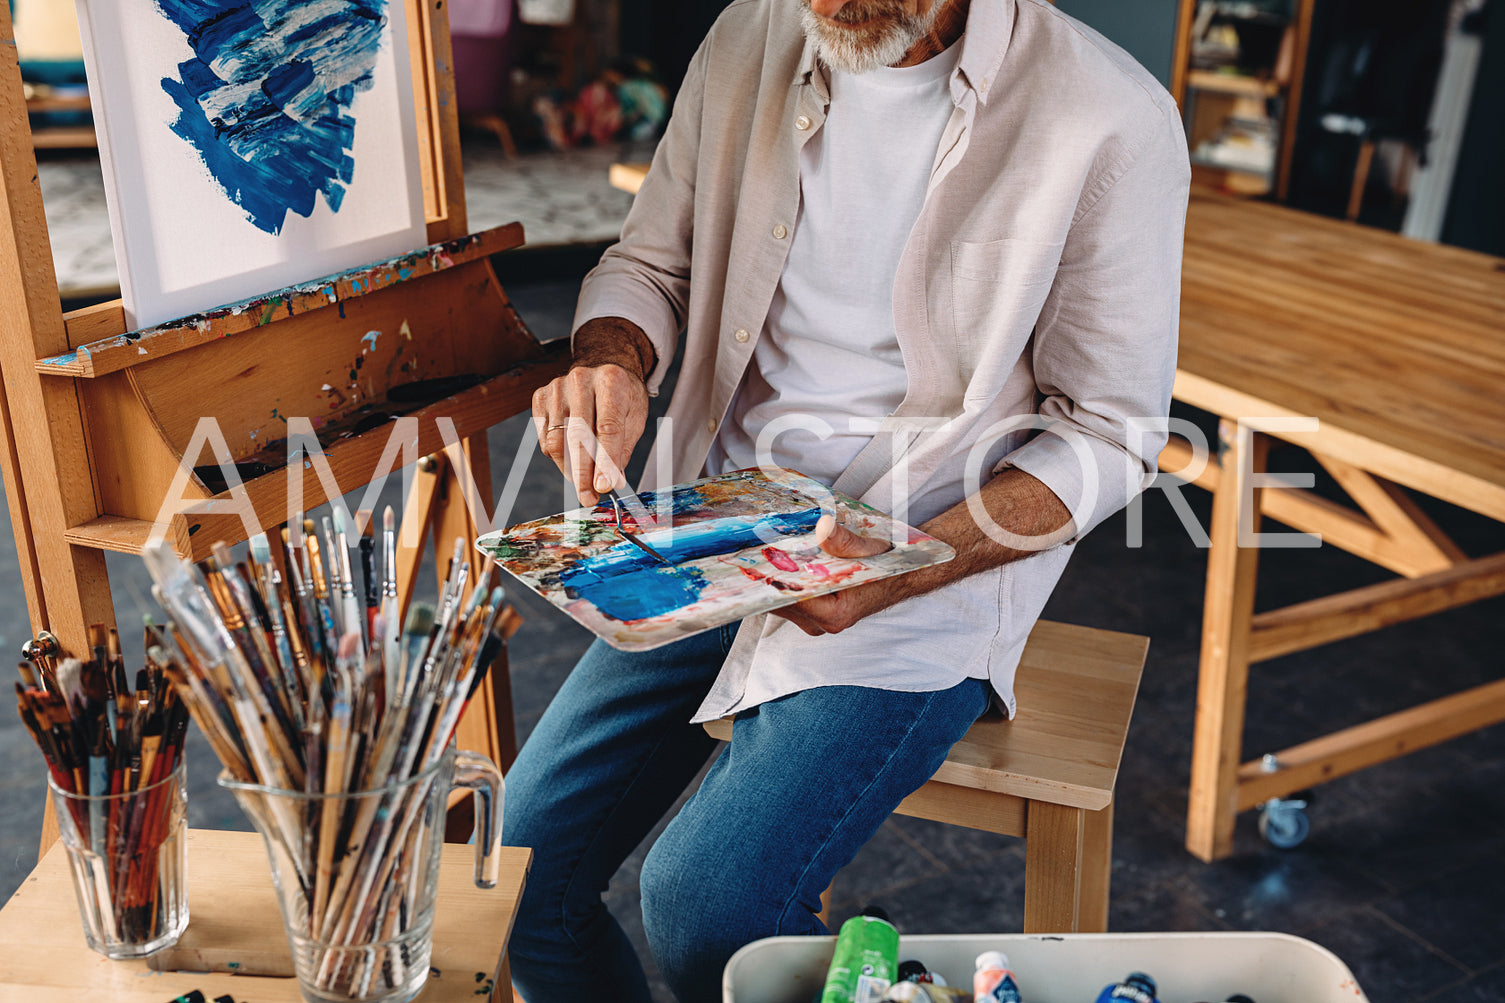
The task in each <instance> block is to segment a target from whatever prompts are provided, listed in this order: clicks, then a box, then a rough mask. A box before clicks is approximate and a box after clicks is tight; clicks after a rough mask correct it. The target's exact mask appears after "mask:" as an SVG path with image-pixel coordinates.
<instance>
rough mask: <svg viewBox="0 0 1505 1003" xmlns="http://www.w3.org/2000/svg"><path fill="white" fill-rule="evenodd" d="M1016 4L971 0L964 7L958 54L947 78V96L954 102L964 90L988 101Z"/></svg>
mask: <svg viewBox="0 0 1505 1003" xmlns="http://www.w3.org/2000/svg"><path fill="white" fill-rule="evenodd" d="M1017 4H1018V0H972V4H971V6H970V7H968V8H967V27H966V30H965V31H963V32H962V37H961V45H962V51H961V57H960V58H959V59H958V60H957V63H956V73H955V74H954V75H953V76H952V77H951V96H952V98H953V99H954V100H956V101H957V102H958V103H960V101H961V97H962V94H963V93H964V92H965V91H966V90H972V91H975V92H976V93H977V99H978V100H979V101H981V102H982V103H983V104H987V103H988V95H989V94H991V93H992V91H993V90H994V84H995V80H994V78H995V77H997V76H998V68H999V67H1000V66H1001V65H1002V64H1003V55H1004V52H1005V51H1006V50H1007V49H1008V47H1009V36H1010V34H1011V33H1012V31H1013V27H1014V16H1015V10H1016V7H1017Z"/></svg>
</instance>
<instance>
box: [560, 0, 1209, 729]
mask: <svg viewBox="0 0 1505 1003" xmlns="http://www.w3.org/2000/svg"><path fill="white" fill-rule="evenodd" d="M959 44H960V45H961V46H962V49H961V53H960V57H959V60H958V65H957V68H956V70H955V71H954V72H953V73H952V75H951V80H950V91H951V97H952V100H953V103H954V109H953V111H952V114H951V119H950V122H949V123H948V124H947V126H946V129H945V132H944V133H943V134H942V137H941V142H940V144H939V146H938V148H937V149H936V151H935V155H934V159H933V165H934V166H933V168H932V170H931V177H930V181H929V185H928V188H927V191H926V195H925V202H924V205H923V207H922V208H921V210H920V214H919V218H918V219H917V220H916V222H915V225H914V228H913V229H912V230H911V232H910V235H909V239H908V242H907V243H906V245H905V247H904V251H903V254H902V256H901V257H900V261H899V267H898V271H897V273H896V275H895V277H894V288H893V313H894V327H895V331H896V333H897V336H898V341H899V345H900V348H901V350H902V353H903V356H904V365H905V370H906V375H907V380H908V391H907V393H906V395H905V397H904V400H903V402H902V403H901V404H900V405H899V407H898V408H897V409H896V410H895V411H894V412H893V414H892V416H891V417H890V418H889V419H888V421H886V422H885V423H884V427H883V428H881V429H878V430H875V433H874V435H873V439H872V441H871V442H870V443H869V444H868V445H867V446H866V447H865V448H864V449H863V450H862V451H861V452H860V453H859V454H858V455H857V457H856V459H854V460H853V461H852V463H851V465H850V466H849V467H848V468H847V469H846V470H845V471H844V472H843V473H842V475H841V477H840V478H839V479H838V480H837V481H836V483H835V485H834V487H835V488H836V490H838V491H842V492H845V493H847V494H849V495H853V496H855V497H858V498H861V499H862V500H863V501H865V502H867V503H869V504H871V505H873V506H875V507H877V508H880V509H883V510H885V511H889V512H893V513H894V514H895V515H896V516H898V517H900V518H901V519H904V520H905V521H909V522H911V523H915V524H918V523H922V522H924V521H925V520H927V519H929V518H931V517H933V516H934V515H936V514H938V513H939V512H941V511H944V510H945V509H947V508H949V507H950V506H952V505H954V504H956V503H957V502H960V501H961V500H962V499H963V498H964V497H965V496H966V495H968V494H972V493H975V491H976V490H977V488H978V487H979V486H980V483H981V482H982V480H984V479H986V478H987V477H989V476H991V475H993V474H995V473H996V472H998V471H999V470H1001V469H1003V468H1005V467H1009V466H1013V467H1017V468H1019V469H1021V470H1024V471H1026V472H1027V473H1029V474H1031V475H1033V476H1035V477H1037V478H1038V479H1039V480H1041V481H1042V482H1044V483H1045V484H1046V485H1047V486H1048V487H1049V488H1050V489H1051V490H1052V491H1053V492H1054V493H1055V494H1056V495H1057V496H1059V497H1060V499H1061V500H1062V501H1063V502H1064V503H1065V504H1066V506H1067V507H1068V508H1070V509H1071V510H1072V512H1073V515H1074V518H1075V523H1076V527H1077V535H1078V536H1080V535H1081V534H1082V533H1085V532H1087V531H1088V530H1089V529H1091V528H1092V527H1093V526H1095V525H1097V524H1098V523H1099V522H1101V521H1102V520H1103V519H1105V518H1106V517H1107V516H1109V515H1111V514H1112V513H1113V512H1115V511H1116V510H1118V509H1119V508H1120V507H1122V506H1123V505H1124V504H1126V503H1127V502H1128V501H1129V499H1131V498H1132V497H1133V496H1134V495H1135V494H1136V493H1137V492H1139V491H1140V490H1142V489H1143V487H1144V486H1145V485H1146V484H1148V482H1149V481H1150V479H1152V478H1153V476H1154V474H1155V460H1156V457H1157V455H1158V454H1159V451H1160V449H1161V447H1162V445H1163V444H1164V441H1165V435H1164V432H1163V428H1164V426H1163V424H1160V425H1158V426H1157V425H1156V421H1157V420H1159V421H1162V422H1163V419H1164V416H1165V415H1166V412H1167V409H1168V407H1169V400H1170V390H1171V382H1172V377H1173V374H1174V370H1175V356H1176V327H1177V309H1178V304H1179V298H1180V296H1179V293H1180V269H1181V240H1182V227H1183V223H1184V219H1185V211H1186V195H1187V186H1188V183H1189V178H1190V170H1189V167H1188V163H1187V153H1186V144H1185V140H1184V137H1183V135H1182V132H1181V124H1180V118H1179V115H1178V113H1177V110H1176V107H1175V104H1174V103H1173V102H1172V101H1171V99H1170V97H1169V95H1168V94H1166V92H1165V90H1164V89H1163V88H1161V87H1160V85H1159V84H1158V83H1157V82H1156V81H1155V80H1154V79H1153V78H1152V77H1151V76H1150V75H1149V74H1148V73H1147V72H1146V71H1145V70H1144V69H1143V68H1142V67H1140V66H1139V65H1138V64H1137V63H1135V62H1134V61H1133V60H1132V59H1131V58H1130V57H1129V56H1128V55H1126V54H1125V53H1124V52H1123V51H1121V50H1120V49H1118V48H1117V47H1116V46H1114V45H1113V44H1112V43H1110V42H1108V41H1107V40H1106V39H1104V38H1103V37H1102V36H1100V35H1098V34H1097V33H1096V32H1094V31H1092V30H1091V29H1089V28H1087V27H1085V26H1084V25H1082V24H1080V23H1079V22H1077V21H1075V20H1073V19H1072V18H1070V17H1067V16H1066V15H1064V14H1062V13H1060V12H1059V11H1057V10H1056V9H1055V8H1054V7H1052V6H1050V5H1049V4H1047V3H1043V2H1040V0H972V3H971V7H970V11H969V13H968V17H967V25H966V30H965V32H964V34H963V35H962V38H961V40H960V43H959ZM829 101H830V93H829V89H828V81H827V77H826V74H825V71H824V69H823V68H822V67H821V66H820V65H819V64H818V62H817V60H816V58H815V55H814V52H813V50H812V48H811V47H810V46H809V45H808V44H807V43H806V41H805V39H804V36H803V33H802V32H801V29H800V26H799V18H798V0H737V2H735V3H733V4H731V6H729V7H728V8H727V9H726V11H725V12H724V13H723V14H722V15H721V17H720V18H719V19H718V21H717V22H716V24H715V26H714V27H713V28H712V29H711V32H710V34H709V35H708V36H707V37H706V40H705V42H704V43H703V44H702V45H701V47H700V50H699V51H698V52H697V53H696V56H695V58H694V61H693V62H692V63H691V65H690V68H689V70H688V72H687V73H686V76H685V80H684V83H683V85H682V87H681V90H680V94H679V97H678V99H677V101H676V102H675V107H674V113H673V115H672V117H671V119H670V122H669V126H668V129H667V131H666V133H665V136H664V139H663V141H662V142H661V143H660V144H659V147H658V150H657V153H656V155H655V156H654V160H653V166H652V168H651V170H650V171H649V173H648V176H647V178H646V180H645V181H644V183H643V187H642V189H641V191H640V192H639V193H638V195H637V198H636V201H635V202H634V203H633V207H632V211H631V213H630V214H629V215H628V218H627V221H626V223H625V225H624V226H623V229H622V239H621V241H620V242H619V243H617V244H615V245H614V246H613V247H611V248H610V249H609V250H608V251H607V252H606V254H605V255H604V256H603V258H602V260H601V263H600V264H599V265H598V266H597V267H596V268H595V269H594V270H593V271H592V272H591V273H590V275H589V276H587V278H586V280H585V284H584V286H583V288H582V290H581V296H580V302H579V306H578V308H577V310H576V315H575V327H576V328H577V329H578V327H579V326H580V325H581V324H582V323H584V322H585V321H587V320H590V319H591V318H594V317H606V316H615V317H624V318H626V319H628V320H630V321H632V322H633V323H635V324H637V325H638V326H639V327H641V328H642V329H643V331H645V332H646V333H647V335H648V337H649V338H650V339H651V340H652V342H653V345H654V348H655V349H656V350H657V352H658V364H657V366H656V367H655V370H654V372H653V373H652V374H650V377H649V386H648V388H649V392H650V393H657V391H658V387H659V385H660V383H661V382H662V380H663V377H664V370H665V368H666V367H667V366H668V365H669V363H670V361H671V360H672V359H673V358H674V355H675V349H676V346H677V344H678V340H679V336H680V334H681V333H682V332H683V334H684V336H685V343H684V359H683V363H682V366H681V370H680V375H679V378H678V381H677V384H676V387H675V391H674V397H673V400H672V402H671V403H670V406H669V408H668V411H667V422H666V423H665V424H664V425H661V427H660V429H659V432H658V437H657V440H656V443H655V445H654V454H653V455H652V456H651V457H650V459H649V462H648V474H647V477H646V479H645V483H644V485H643V486H644V487H645V488H651V487H654V486H658V485H663V484H668V483H675V482H678V481H684V480H690V479H693V478H695V477H697V476H700V474H701V472H702V467H703V465H704V463H705V458H706V453H707V451H708V449H709V448H710V444H711V441H712V440H713V438H714V437H715V435H716V431H717V428H718V426H719V423H720V422H721V421H722V419H723V418H724V417H725V416H726V414H727V411H728V406H729V405H730V403H731V401H732V398H733V395H734V394H735V392H736V390H737V387H738V385H739V384H740V383H741V381H742V378H743V374H744V372H745V371H746V369H747V366H748V364H749V362H750V360H751V359H752V355H753V349H754V347H755V345H756V341H757V338H758V336H759V334H760V332H761V331H762V329H763V324H764V319H765V317H766V316H767V313H768V308H769V303H770V301H771V300H772V298H773V294H774V291H775V289H776V288H777V286H778V282H779V277H780V275H781V273H782V270H783V267H784V261H785V257H786V255H787V253H788V249H789V244H790V235H791V233H792V230H793V227H794V225H795V222H796V219H797V217H798V209H799V199H800V181H799V169H800V149H801V147H802V145H803V144H804V143H805V142H806V141H808V140H809V138H810V137H811V136H812V135H814V134H815V133H816V132H817V131H818V130H819V129H820V128H821V126H822V123H823V121H824V118H825V113H826V108H827V107H828V104H829ZM873 209H874V211H875V212H881V211H883V193H882V192H874V193H873ZM841 265H842V263H841V262H839V261H833V262H831V263H830V267H831V268H832V269H837V268H840V267H841ZM1074 543H1075V541H1074V540H1073V541H1070V542H1068V543H1066V544H1063V545H1060V546H1057V547H1055V548H1053V549H1048V550H1043V551H1040V552H1038V553H1035V554H1033V555H1031V556H1030V557H1027V558H1024V559H1023V560H1019V561H1015V562H1013V563H1011V564H1007V565H1004V566H1003V567H1000V568H996V569H993V570H990V571H986V572H983V573H981V574H977V575H973V576H971V577H968V578H966V579H963V580H961V581H958V582H954V583H952V584H950V585H948V586H946V587H944V588H941V589H938V590H935V591H933V592H930V593H927V594H926V595H922V596H917V597H914V598H911V599H908V600H906V601H904V602H901V603H899V604H897V605H895V606H893V607H891V608H889V609H887V610H884V611H882V612H880V613H877V614H874V615H873V616H870V617H867V618H866V619H864V620H862V621H860V622H859V623H858V624H856V625H855V626H853V627H851V628H849V629H848V630H846V631H843V632H842V633H839V634H827V635H823V636H820V637H810V636H808V635H806V634H804V632H802V631H801V630H799V628H797V627H795V626H794V625H793V624H791V623H789V622H788V621H786V620H784V619H782V618H779V617H775V616H760V617H752V618H749V619H748V620H746V621H744V623H743V624H742V628H741V630H740V632H739V633H738V635H737V640H736V643H735V644H734V646H733V648H732V651H731V653H730V655H729V656H728V658H727V661H726V664H725V666H724V667H723V668H722V670H721V674H720V676H719V677H718V679H717V680H716V682H715V684H714V685H713V687H712V689H711V691H710V693H709V694H708V696H707V697H706V700H705V702H704V704H703V705H702V707H701V708H700V710H699V711H698V712H697V713H696V716H695V718H694V720H695V721H705V720H710V719H712V718H716V717H720V716H723V715H726V714H729V713H734V712H736V711H739V710H743V709H746V708H749V707H754V706H756V705H758V704H759V703H762V702H764V701H766V700H772V699H776V698H778V697H781V696H785V695H787V694H789V693H793V692H798V691H799V690H802V689H807V688H810V687H813V686H823V685H835V684H856V685H865V686H877V687H880V688H884V689H891V690H908V691H927V690H935V689H941V688H945V687H949V686H952V685H955V684H956V683H958V682H960V681H961V680H962V679H965V678H967V677H974V678H987V679H989V680H990V681H991V683H992V686H993V688H994V690H995V691H996V692H997V694H998V696H999V697H1000V699H1001V702H1002V704H1003V706H1004V708H1005V709H1006V710H1007V711H1008V713H1009V714H1010V715H1012V714H1013V712H1014V698H1013V678H1014V671H1015V669H1016V667H1017V665H1018V661H1019V655H1020V652H1021V651H1022V650H1023V647H1024V642H1025V640H1026V638H1027V637H1028V635H1029V631H1030V629H1031V627H1032V626H1033V625H1034V622H1035V620H1036V619H1037V618H1038V617H1039V615H1040V610H1041V609H1042V608H1043V607H1044V605H1045V601H1046V599H1047V598H1048V597H1049V595H1050V592H1051V590H1052V589H1053V588H1054V587H1055V584H1056V581H1057V580H1058V579H1059V577H1060V574H1061V571H1062V569H1063V568H1064V567H1065V565H1066V561H1067V560H1068V558H1069V557H1070V554H1071V552H1072V549H1073V546H1074Z"/></svg>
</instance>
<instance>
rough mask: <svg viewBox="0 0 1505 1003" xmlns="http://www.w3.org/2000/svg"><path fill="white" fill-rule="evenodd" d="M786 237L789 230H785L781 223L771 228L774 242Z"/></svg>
mask: <svg viewBox="0 0 1505 1003" xmlns="http://www.w3.org/2000/svg"><path fill="white" fill-rule="evenodd" d="M787 236H789V230H788V229H787V228H785V226H784V224H783V223H780V224H779V225H778V226H776V227H774V228H773V237H774V239H775V240H783V239H784V238H785V237H787Z"/></svg>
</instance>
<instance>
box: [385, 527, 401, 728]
mask: <svg viewBox="0 0 1505 1003" xmlns="http://www.w3.org/2000/svg"><path fill="white" fill-rule="evenodd" d="M381 549H382V569H381V619H382V663H383V665H384V666H385V668H386V671H387V692H388V693H389V694H393V693H396V692H397V691H398V689H399V688H400V687H401V685H402V676H401V674H400V673H401V669H402V666H401V665H400V664H399V647H398V644H399V642H398V638H399V637H401V635H402V623H401V622H400V621H401V613H400V612H399V609H400V602H399V600H398V596H397V533H396V516H395V515H394V513H393V512H392V506H391V505H388V506H387V507H386V509H385V510H384V511H383V512H382V514H381ZM389 699H390V697H389Z"/></svg>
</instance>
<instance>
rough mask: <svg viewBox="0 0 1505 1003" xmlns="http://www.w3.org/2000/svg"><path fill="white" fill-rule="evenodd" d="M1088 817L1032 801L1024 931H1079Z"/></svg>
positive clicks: (1027, 832)
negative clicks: (1086, 818) (1083, 858)
mask: <svg viewBox="0 0 1505 1003" xmlns="http://www.w3.org/2000/svg"><path fill="white" fill-rule="evenodd" d="M1086 814H1087V812H1086V811H1084V810H1083V809H1081V808H1068V807H1065V806H1063V805H1057V804H1051V803H1050V802H1048V801H1031V802H1030V803H1029V808H1028V809H1027V813H1026V815H1025V831H1024V932H1025V933H1075V932H1076V930H1077V923H1078V916H1077V903H1078V901H1079V900H1080V896H1081V879H1082V837H1083V835H1084V830H1085V823H1086V820H1085V818H1084V816H1085V815H1086Z"/></svg>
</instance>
